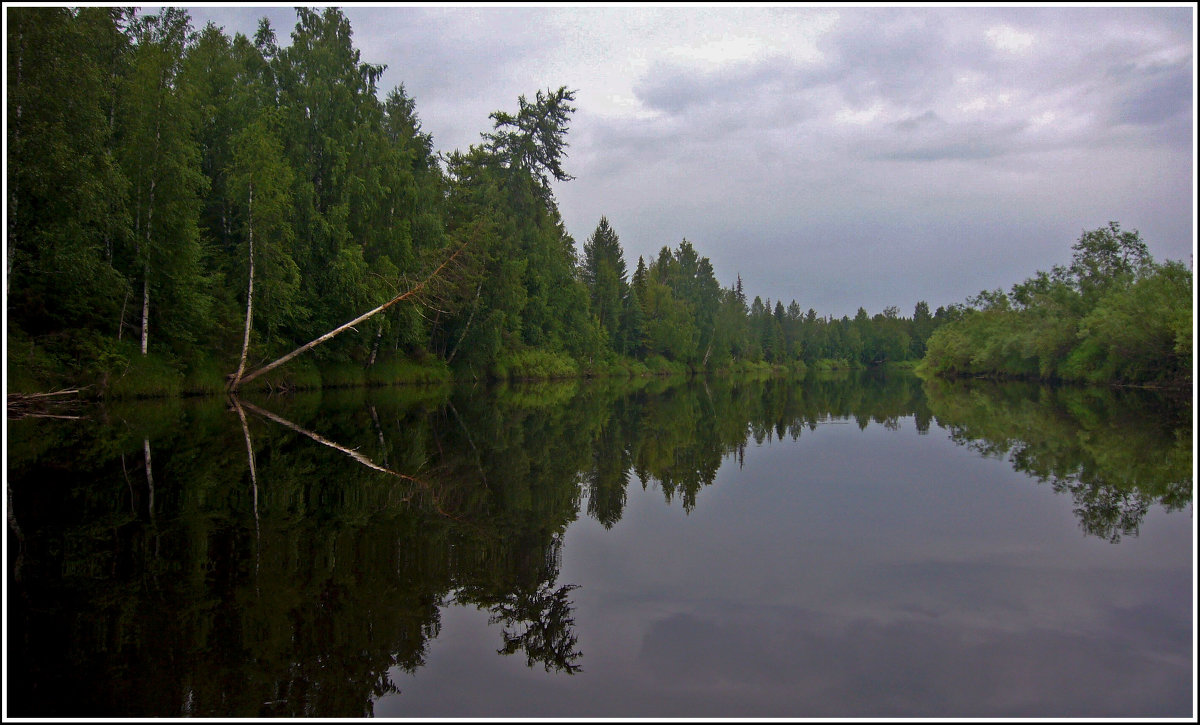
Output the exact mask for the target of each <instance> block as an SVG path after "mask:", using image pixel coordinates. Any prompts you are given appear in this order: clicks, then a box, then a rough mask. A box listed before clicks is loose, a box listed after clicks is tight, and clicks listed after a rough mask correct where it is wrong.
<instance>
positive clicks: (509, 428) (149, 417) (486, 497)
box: [9, 375, 1191, 717]
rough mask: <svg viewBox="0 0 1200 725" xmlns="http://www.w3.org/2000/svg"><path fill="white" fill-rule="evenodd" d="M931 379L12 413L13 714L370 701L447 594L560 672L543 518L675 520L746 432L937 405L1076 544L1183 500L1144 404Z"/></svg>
mask: <svg viewBox="0 0 1200 725" xmlns="http://www.w3.org/2000/svg"><path fill="white" fill-rule="evenodd" d="M929 390H930V393H929V396H928V402H927V399H926V397H925V394H924V392H923V388H922V385H921V383H920V382H919V381H918V380H916V379H915V378H912V377H911V376H899V377H897V376H892V377H888V376H878V375H875V376H872V375H861V376H854V377H852V378H847V377H846V376H842V377H840V378H839V377H831V378H827V379H815V380H813V379H810V380H807V381H804V382H797V381H787V380H773V381H767V382H758V383H743V382H736V381H730V380H722V379H708V380H707V381H692V382H689V383H684V384H678V383H670V382H667V381H662V380H651V381H637V382H636V383H633V384H630V383H627V382H624V381H622V382H621V383H619V384H618V383H613V382H593V383H587V384H583V383H575V382H569V383H559V384H553V385H540V386H526V387H513V388H501V389H497V390H492V391H489V392H488V393H487V394H479V393H477V392H473V391H471V390H466V389H450V388H422V389H415V390H401V389H381V390H354V391H326V392H325V393H324V394H323V395H320V396H317V395H308V396H296V397H290V398H278V399H272V400H269V401H255V402H253V403H251V405H252V406H257V407H258V408H260V409H261V410H262V411H269V412H270V415H269V416H264V415H261V414H256V413H255V412H254V410H253V408H251V407H247V409H246V410H244V411H240V413H241V415H239V414H238V413H239V407H238V406H236V405H234V406H232V407H230V406H228V405H227V404H226V402H225V401H207V402H199V403H183V402H179V401H176V402H171V403H166V404H155V405H128V406H124V407H119V406H114V407H111V408H106V409H103V410H101V411H99V412H98V413H97V415H96V416H94V420H92V421H91V423H90V424H88V425H83V424H80V423H78V422H75V421H71V422H68V421H18V422H14V423H13V424H12V425H11V426H10V435H9V477H10V487H11V496H12V499H13V505H12V506H11V507H10V511H9V513H10V527H9V540H10V549H13V548H14V546H13V544H14V541H15V537H17V535H18V533H17V532H18V531H19V535H20V539H21V546H20V547H15V548H17V549H18V550H19V553H20V556H21V561H20V568H19V569H17V568H16V567H15V566H14V563H13V562H10V569H9V577H10V585H11V586H10V591H11V592H12V594H11V595H10V599H9V606H10V608H9V617H10V619H9V632H10V635H12V634H13V633H14V632H15V633H17V636H16V637H11V636H10V642H11V644H10V650H9V655H10V662H16V663H19V666H18V667H16V668H12V669H11V670H10V672H11V673H12V674H10V681H9V685H10V687H9V693H10V709H11V712H12V714H14V715H16V716H20V715H24V714H36V715H41V716H84V715H86V716H124V717H136V716H164V715H196V716H260V715H286V716H323V717H330V716H346V717H354V716H363V715H369V714H371V708H372V702H373V700H374V699H375V698H378V697H380V696H382V695H385V694H389V693H395V692H397V691H398V687H397V685H396V682H395V681H394V680H393V679H392V672H394V671H396V670H399V671H401V672H410V673H411V672H415V671H417V670H418V669H419V668H421V667H422V666H423V665H424V663H425V658H426V656H427V654H428V648H429V645H430V642H431V641H433V640H434V639H435V638H436V637H437V636H438V633H439V631H440V622H441V619H440V618H441V612H442V610H443V608H444V607H446V606H447V605H450V604H462V605H467V606H473V607H477V608H479V609H481V610H483V611H486V612H487V613H488V616H489V621H490V622H491V624H492V625H493V626H494V627H495V628H496V629H497V632H496V637H497V644H498V647H497V651H498V652H499V653H502V654H523V655H524V658H525V661H526V663H527V664H528V665H529V666H530V667H539V666H540V667H541V668H543V669H544V670H546V671H548V672H560V673H573V672H577V671H579V670H580V668H581V667H582V663H583V655H582V650H586V645H587V643H586V642H583V643H580V642H578V640H577V637H576V635H575V632H574V620H573V611H572V607H573V605H572V603H571V601H570V594H571V592H572V591H573V589H574V588H575V585H574V584H564V585H559V584H558V583H557V580H558V577H559V572H560V570H561V555H562V535H563V533H564V531H565V530H566V527H567V526H568V525H569V524H570V523H571V522H572V521H574V520H575V519H576V518H578V517H579V516H581V515H586V516H590V517H592V518H594V519H595V520H597V521H598V522H600V523H601V524H603V525H604V526H606V527H611V526H613V525H615V524H616V523H617V522H618V521H620V519H621V517H622V514H623V512H624V508H625V505H626V500H627V495H628V493H627V492H628V489H629V485H630V482H631V481H632V480H633V478H634V476H635V475H636V477H637V478H638V479H640V481H641V482H642V485H643V487H651V486H653V487H656V488H657V489H658V490H659V491H660V492H661V494H662V495H663V497H664V499H665V500H666V501H667V502H668V503H670V504H673V503H674V502H676V501H678V502H679V503H680V505H681V506H682V507H683V508H684V509H685V510H687V511H691V510H693V509H694V507H695V506H696V505H697V500H698V497H699V495H700V494H701V492H702V491H703V490H704V488H705V487H706V486H709V485H711V484H712V482H713V480H714V479H715V476H716V472H717V470H718V469H719V467H720V466H721V464H722V462H723V461H725V460H726V459H727V458H728V457H730V456H734V457H736V458H738V459H739V460H740V459H741V458H742V457H743V456H744V455H745V453H746V448H747V446H748V445H749V444H750V442H751V441H753V442H755V443H759V444H763V443H770V442H772V441H774V440H781V439H785V438H790V439H798V438H800V437H801V436H802V435H803V433H804V431H805V430H812V429H813V428H815V427H816V426H817V425H819V424H821V423H822V422H825V421H829V420H844V421H854V422H855V423H856V424H857V425H859V426H860V427H865V426H866V425H868V424H869V423H870V422H875V423H878V424H882V425H885V426H889V427H896V426H897V425H898V424H899V422H900V420H901V419H902V418H907V417H908V416H912V418H913V420H915V423H916V426H917V429H918V430H919V431H921V432H926V431H928V430H929V427H930V424H931V422H932V421H933V419H934V416H935V415H936V419H937V421H938V423H939V424H940V425H943V426H946V427H948V428H949V429H950V430H951V432H952V435H953V436H954V437H955V439H956V440H958V441H960V442H963V443H964V444H966V445H970V446H972V447H973V448H975V449H976V450H979V451H980V452H981V453H985V454H990V455H996V454H1003V455H1009V456H1010V457H1011V459H1012V460H1013V465H1014V466H1015V467H1017V468H1018V470H1022V471H1026V472H1029V473H1030V474H1031V475H1034V476H1037V477H1038V478H1040V479H1042V480H1048V481H1051V483H1052V485H1054V486H1055V487H1056V490H1061V491H1063V492H1064V493H1066V494H1069V495H1071V496H1072V497H1073V498H1074V500H1075V501H1076V504H1077V506H1078V508H1079V512H1080V520H1081V522H1083V525H1084V527H1085V529H1086V530H1088V531H1091V532H1094V533H1098V534H1101V535H1109V536H1111V533H1112V532H1116V533H1130V532H1133V531H1136V527H1137V523H1138V522H1139V521H1140V520H1141V515H1143V514H1144V508H1145V507H1147V506H1148V502H1152V501H1159V502H1162V503H1163V504H1164V505H1166V506H1168V507H1169V508H1170V507H1179V506H1183V505H1186V503H1187V502H1188V501H1190V496H1191V489H1190V478H1189V476H1190V462H1191V458H1190V447H1189V446H1188V445H1186V444H1187V443H1188V442H1189V441H1190V429H1188V430H1187V431H1186V432H1184V431H1183V429H1182V428H1180V427H1179V425H1178V424H1177V423H1175V422H1171V421H1170V420H1166V419H1164V418H1163V416H1162V415H1161V414H1158V413H1156V411H1159V410H1160V409H1159V408H1156V407H1155V404H1154V403H1153V401H1145V402H1144V404H1143V409H1140V410H1139V409H1135V410H1133V411H1132V412H1131V411H1130V410H1129V409H1128V408H1129V406H1128V405H1125V404H1124V401H1123V399H1122V400H1121V401H1117V400H1115V399H1114V400H1111V401H1108V400H1107V399H1104V400H1103V401H1102V403H1103V404H1101V405H1099V407H1098V405H1097V403H1096V402H1095V400H1094V399H1093V398H1091V397H1089V395H1094V394H1091V393H1089V394H1084V393H1075V394H1069V393H1063V392H1061V391H1059V392H1053V393H1045V392H1043V393H1039V394H1038V395H1033V396H1031V395H1029V393H1028V391H1025V392H1020V391H1017V389H1016V388H999V389H998V390H1000V391H1005V390H1009V391H1014V392H999V393H987V394H981V393H979V392H978V391H977V390H976V389H970V390H962V389H958V388H950V387H945V386H943V387H937V386H933V387H930V388H929ZM1039 396H1040V397H1039ZM1104 401H1107V402H1104ZM1134 407H1135V408H1136V406H1134ZM243 416H244V417H245V419H246V422H245V424H244V425H243V423H242V417H243ZM1176 417H1177V416H1176ZM279 420H283V421H286V423H287V425H285V424H283V423H280V422H279ZM298 431H300V432H302V433H303V434H300V433H298ZM314 441H316V442H314ZM1116 441H1120V442H1121V445H1116V444H1115V442H1116ZM322 442H323V443H322ZM318 443H321V444H320V445H318ZM1164 451H1165V453H1164ZM364 461H366V463H364ZM368 464H369V465H368ZM380 469H384V470H380ZM1181 470H1182V471H1186V473H1185V474H1184V475H1183V476H1182V477H1181V475H1180V473H1179V472H1180V471H1181ZM396 474H399V475H396ZM16 522H19V529H18V528H17V526H14V523H16ZM63 693H71V694H70V696H69V697H67V696H64V694H63Z"/></svg>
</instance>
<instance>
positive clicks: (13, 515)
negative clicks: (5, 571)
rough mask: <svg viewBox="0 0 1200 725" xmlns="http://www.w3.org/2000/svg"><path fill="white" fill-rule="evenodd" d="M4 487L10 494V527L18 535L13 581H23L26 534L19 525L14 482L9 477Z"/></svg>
mask: <svg viewBox="0 0 1200 725" xmlns="http://www.w3.org/2000/svg"><path fill="white" fill-rule="evenodd" d="M4 489H5V492H6V493H7V494H8V528H9V529H11V530H12V532H13V536H15V537H17V556H16V558H15V559H13V568H12V576H13V582H14V583H17V582H20V581H21V562H22V561H23V560H24V558H25V534H23V533H21V527H20V526H18V525H17V510H16V509H15V508H13V498H12V483H10V482H9V481H8V480H7V478H6V479H5V481H4Z"/></svg>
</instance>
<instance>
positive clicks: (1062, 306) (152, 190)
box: [6, 7, 1192, 396]
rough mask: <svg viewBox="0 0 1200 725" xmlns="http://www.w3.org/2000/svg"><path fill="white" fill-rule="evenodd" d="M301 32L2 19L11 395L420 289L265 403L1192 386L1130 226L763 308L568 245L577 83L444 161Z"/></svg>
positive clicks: (61, 13) (372, 79)
mask: <svg viewBox="0 0 1200 725" xmlns="http://www.w3.org/2000/svg"><path fill="white" fill-rule="evenodd" d="M296 12H297V23H296V26H295V29H294V30H293V31H292V33H291V43H290V45H288V46H286V47H281V46H280V45H279V44H278V40H277V37H276V33H275V30H274V29H273V28H272V27H271V26H270V24H269V22H268V21H267V20H266V19H265V18H264V19H263V20H261V21H260V23H259V26H258V30H257V32H256V33H255V34H254V36H253V37H252V38H248V37H246V36H244V35H242V34H240V33H239V34H235V35H233V36H232V37H230V36H228V35H226V34H225V33H224V31H223V30H221V29H219V28H217V27H216V26H215V25H212V24H209V25H206V26H205V27H204V28H201V29H199V30H194V29H193V28H192V26H191V20H190V17H189V15H188V14H187V12H186V11H185V10H183V9H180V8H165V9H163V10H162V12H161V13H159V14H154V15H142V14H137V13H136V12H135V11H133V10H129V9H122V8H112V7H85V8H79V9H67V8H53V7H27V8H13V9H11V10H9V12H8V21H9V23H8V38H7V40H8V78H7V80H8V98H7V102H8V139H7V140H8V153H9V163H8V177H7V179H8V190H7V193H8V218H7V237H8V248H7V251H8V255H7V260H6V261H7V265H8V270H7V271H8V286H7V288H6V297H7V315H8V335H7V349H8V360H7V364H8V374H9V387H10V390H17V391H25V392H31V391H37V390H49V389H51V388H57V387H64V386H80V387H82V386H88V387H89V388H90V389H91V390H92V391H94V392H95V393H97V394H103V395H112V396H123V395H152V394H160V395H161V394H177V393H184V392H219V391H220V390H222V389H223V388H224V387H225V386H226V385H227V384H228V379H229V378H230V377H234V378H238V379H240V378H241V375H242V373H243V372H246V373H249V371H250V370H252V369H254V368H257V367H259V366H261V365H263V364H265V363H267V362H269V361H272V360H275V359H277V358H279V357H280V356H282V355H284V354H285V353H288V352H289V351H292V350H295V349H296V348H297V347H298V346H300V345H302V344H304V343H307V342H309V341H311V340H315V339H317V338H319V337H320V336H322V335H325V334H327V333H329V332H330V331H331V330H334V329H336V328H338V327H339V326H341V325H343V324H344V323H346V322H347V321H350V320H353V319H355V318H356V317H358V316H360V315H362V314H363V313H364V312H366V311H368V310H372V309H374V308H377V307H378V306H380V305H383V304H385V303H387V302H388V301H389V300H395V299H396V298H397V296H398V295H400V294H401V293H403V292H405V291H406V290H410V289H413V288H414V287H415V286H417V285H418V283H419V282H420V281H421V280H425V279H427V278H429V279H430V280H431V283H430V284H429V285H427V287H425V288H423V289H422V294H421V295H419V296H416V297H414V299H413V300H412V301H411V302H402V303H400V304H395V305H393V306H391V307H388V308H387V309H386V310H383V311H381V312H379V313H378V314H375V315H373V316H370V317H369V318H368V319H364V320H363V321H362V322H361V324H356V325H355V326H353V327H352V328H350V329H348V330H347V331H346V332H345V333H342V334H339V335H338V336H336V337H333V338H332V339H329V340H328V341H327V342H323V343H322V344H320V345H319V346H316V347H313V348H312V349H311V351H308V352H305V354H304V355H302V356H300V357H298V358H297V359H296V360H295V361H292V362H289V363H288V364H287V365H285V366H282V367H279V368H278V369H276V370H273V371H272V373H271V374H270V375H267V376H264V377H262V378H260V379H259V382H258V384H259V385H267V386H270V387H277V386H285V387H303V386H309V385H314V386H315V385H336V384H363V383H387V382H396V381H421V380H445V379H449V378H451V377H455V378H464V377H465V378H467V379H471V378H476V379H479V378H488V377H490V378H542V377H563V376H577V375H641V374H654V373H658V374H661V373H682V372H705V371H733V372H738V371H756V370H757V371H766V370H776V369H788V370H794V371H799V370H805V369H829V368H842V367H858V366H868V365H878V364H883V363H907V364H915V363H917V362H918V361H920V366H919V367H920V368H922V369H924V370H927V371H929V372H931V373H935V374H943V375H989V376H998V377H1004V376H1012V377H1025V378H1039V379H1047V380H1078V381H1087V382H1105V383H1111V382H1118V383H1129V384H1154V385H1184V384H1190V382H1191V365H1192V352H1191V348H1192V333H1191V319H1192V318H1191V315H1192V273H1191V270H1189V269H1188V268H1187V267H1185V266H1184V265H1183V264H1182V263H1180V262H1166V263H1156V262H1155V261H1154V260H1153V259H1151V257H1150V255H1149V253H1148V251H1147V249H1146V245H1145V243H1144V242H1143V241H1142V240H1141V238H1140V237H1139V235H1138V234H1137V232H1129V231H1124V230H1122V229H1121V228H1120V226H1119V225H1118V224H1116V223H1110V224H1109V225H1108V226H1107V227H1102V228H1100V229H1097V230H1095V231H1091V232H1084V233H1083V235H1082V236H1081V237H1080V239H1079V240H1078V242H1077V243H1076V245H1075V246H1074V247H1073V249H1074V251H1075V256H1074V258H1073V261H1072V264H1071V265H1070V266H1069V267H1064V268H1057V267H1056V268H1055V269H1053V270H1051V271H1050V272H1039V273H1038V274H1037V276H1035V277H1033V278H1031V279H1029V280H1026V281H1025V282H1023V283H1020V284H1018V285H1015V286H1014V287H1013V288H1012V291H1011V292H1009V293H1003V292H1001V291H999V290H996V291H993V292H983V293H981V294H980V295H979V296H977V297H975V298H972V299H971V300H968V301H967V302H966V303H965V304H958V305H951V306H948V307H939V308H937V310H935V311H931V310H930V309H929V306H928V305H927V304H926V303H925V302H919V303H918V304H917V305H916V307H915V309H914V310H913V311H912V315H911V316H903V315H902V314H901V312H900V310H899V309H898V308H896V307H889V308H887V309H885V310H883V311H882V312H880V313H877V314H875V315H870V314H868V313H867V311H866V310H865V309H862V308H860V309H859V310H858V313H857V314H856V315H855V316H854V317H853V318H851V317H849V316H844V317H842V318H840V319H839V318H832V317H828V316H821V315H819V314H818V313H817V312H816V311H815V310H812V309H807V310H804V309H802V308H801V306H800V305H799V304H798V303H797V302H796V301H795V300H792V301H791V302H790V303H789V304H786V305H785V304H784V302H783V301H782V300H774V301H772V300H770V299H766V300H763V299H762V298H761V297H758V296H755V297H753V298H752V299H748V296H747V294H746V292H745V291H744V290H743V284H742V280H741V279H740V277H739V278H738V279H737V280H736V282H735V283H734V284H732V285H730V286H728V287H726V286H723V285H722V284H720V283H719V282H718V281H717V279H716V276H715V272H714V270H713V267H712V264H711V263H710V261H709V260H708V258H706V257H704V256H702V255H701V254H700V253H699V252H698V251H697V250H696V249H695V248H694V247H693V246H692V245H691V243H690V242H688V241H687V240H686V239H685V240H683V241H681V242H679V243H678V244H677V245H676V246H674V247H670V246H664V247H663V248H662V249H661V251H660V252H659V253H658V255H657V256H656V257H653V258H651V259H648V260H647V259H643V258H639V259H638V260H637V262H636V264H635V265H627V263H626V260H625V259H624V254H623V250H622V248H621V245H620V239H619V236H618V233H617V231H616V230H615V229H613V227H612V226H611V225H610V224H609V222H608V220H607V219H605V218H601V219H600V220H599V222H598V224H597V226H596V228H595V231H594V232H593V233H592V234H591V235H590V236H589V237H588V239H587V240H585V241H584V242H583V244H582V246H581V248H580V249H577V246H576V241H575V240H574V239H572V237H571V236H570V235H569V234H568V233H567V231H566V229H565V226H564V224H563V220H562V217H561V215H560V213H559V209H558V206H557V204H556V201H555V199H554V196H553V192H552V183H553V182H554V181H560V182H561V181H568V180H570V178H571V176H570V175H569V174H568V173H567V171H566V169H565V167H564V162H565V159H566V147H567V132H568V129H569V124H570V119H571V115H572V113H573V112H574V110H575V109H574V108H573V107H572V105H571V103H572V102H573V101H574V92H573V91H570V90H568V89H566V88H559V89H557V90H551V89H547V90H545V91H541V90H539V91H537V92H536V94H535V96H534V98H533V99H532V100H529V99H527V98H526V97H524V96H522V97H520V98H519V99H517V108H516V111H515V112H511V113H510V112H504V111H496V112H495V113H493V114H492V115H491V119H492V121H493V124H494V125H493V128H492V129H490V130H488V131H486V132H484V133H482V134H481V140H480V143H478V144H476V145H473V146H471V147H470V148H469V149H468V150H466V151H453V152H450V153H446V154H439V153H436V152H435V151H434V144H433V139H432V138H431V136H430V135H429V134H428V133H426V132H425V131H423V130H422V128H421V123H420V119H419V117H418V114H417V110H416V103H415V101H414V99H412V98H411V97H409V96H408V95H407V93H406V91H405V88H404V86H403V85H401V86H399V87H396V88H394V89H392V90H391V91H389V92H388V93H386V94H385V95H384V96H383V98H382V100H380V94H379V90H380V89H379V88H378V86H377V84H378V81H379V78H380V76H381V74H382V72H383V70H384V68H383V66H379V65H372V64H370V63H366V62H364V61H363V60H362V59H361V55H360V52H359V51H358V50H357V49H356V48H355V47H354V44H353V41H352V33H351V28H350V24H349V21H348V20H347V19H346V17H345V16H344V15H343V14H342V13H341V11H339V10H338V9H336V8H328V9H324V10H316V9H310V8H298V9H297V11H296ZM448 259H452V260H453V264H447V260H448ZM630 266H632V267H633V270H632V272H630V270H629V267H630ZM433 270H437V272H435V273H433V274H432V275H431V272H432V271H433Z"/></svg>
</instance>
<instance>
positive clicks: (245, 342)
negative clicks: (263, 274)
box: [229, 177, 254, 389]
mask: <svg viewBox="0 0 1200 725" xmlns="http://www.w3.org/2000/svg"><path fill="white" fill-rule="evenodd" d="M248 216H249V222H248V224H247V227H246V228H247V238H248V240H249V243H250V281H249V282H248V283H247V285H246V332H245V335H244V336H243V337H242V360H241V362H239V363H238V369H237V372H236V373H234V375H233V382H231V383H230V384H229V387H230V388H231V389H236V388H237V386H238V385H240V384H241V382H242V373H244V372H245V371H246V355H247V353H248V352H249V351H250V325H251V319H252V318H253V315H254V179H253V177H251V179H250V193H249V215H248Z"/></svg>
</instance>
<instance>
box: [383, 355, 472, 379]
mask: <svg viewBox="0 0 1200 725" xmlns="http://www.w3.org/2000/svg"><path fill="white" fill-rule="evenodd" d="M450 380H451V373H450V367H449V366H448V365H446V363H445V362H444V361H443V360H439V359H437V358H432V357H429V358H426V359H425V360H420V361H419V360H415V359H412V358H408V357H401V356H387V357H383V358H381V359H379V360H376V361H375V364H374V365H371V366H370V367H368V368H367V370H366V381H367V384H369V385H401V384H425V385H436V384H442V383H448V382H450Z"/></svg>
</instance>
